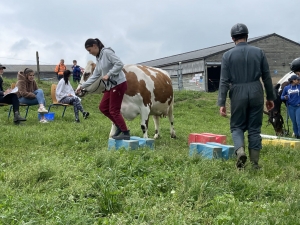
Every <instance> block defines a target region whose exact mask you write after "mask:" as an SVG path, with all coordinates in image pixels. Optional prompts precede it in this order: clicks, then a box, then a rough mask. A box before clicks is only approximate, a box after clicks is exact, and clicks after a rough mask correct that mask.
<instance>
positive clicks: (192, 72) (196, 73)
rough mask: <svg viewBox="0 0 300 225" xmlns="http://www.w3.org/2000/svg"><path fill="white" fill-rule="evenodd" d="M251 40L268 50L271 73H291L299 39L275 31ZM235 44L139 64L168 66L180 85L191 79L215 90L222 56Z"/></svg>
mask: <svg viewBox="0 0 300 225" xmlns="http://www.w3.org/2000/svg"><path fill="white" fill-rule="evenodd" d="M248 43H249V44H250V45H253V46H256V47H259V48H261V49H262V50H263V51H264V52H265V54H266V57H267V59H268V62H269V66H270V73H271V76H272V77H282V76H283V75H285V74H286V73H288V72H289V71H290V65H289V64H290V63H291V62H292V60H293V59H295V58H297V57H300V43H297V42H295V41H292V40H289V39H287V38H285V37H282V36H280V35H278V34H275V33H273V34H269V35H264V36H260V37H254V38H249V39H248ZM234 46H235V44H234V43H233V42H231V43H226V44H222V45H217V46H213V47H209V48H204V49H199V50H195V51H192V52H186V53H182V54H178V55H173V56H168V57H164V58H160V59H155V60H151V61H146V62H141V63H139V64H142V65H148V66H153V67H158V68H162V69H165V70H167V71H168V72H169V73H170V75H171V77H172V80H173V81H175V83H176V81H177V84H176V85H178V88H179V89H187V86H188V85H189V84H188V82H184V81H187V80H189V81H191V82H192V83H193V81H195V82H197V84H198V82H199V84H202V85H203V86H202V90H203V91H209V92H210V91H216V90H217V89H218V87H219V80H220V71H221V62H222V56H223V54H224V52H226V51H227V50H229V49H231V48H233V47H234ZM193 78H194V79H193ZM195 78H196V79H195ZM175 88H176V87H175ZM200 88H201V86H200Z"/></svg>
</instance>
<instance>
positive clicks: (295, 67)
mask: <svg viewBox="0 0 300 225" xmlns="http://www.w3.org/2000/svg"><path fill="white" fill-rule="evenodd" d="M291 71H293V72H300V58H297V59H294V60H293V61H292V63H291Z"/></svg>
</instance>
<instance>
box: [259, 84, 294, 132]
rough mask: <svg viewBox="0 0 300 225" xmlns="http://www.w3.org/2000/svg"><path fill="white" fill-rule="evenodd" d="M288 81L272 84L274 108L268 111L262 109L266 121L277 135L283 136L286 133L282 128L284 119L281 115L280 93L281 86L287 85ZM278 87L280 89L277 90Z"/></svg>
mask: <svg viewBox="0 0 300 225" xmlns="http://www.w3.org/2000/svg"><path fill="white" fill-rule="evenodd" d="M287 84H288V83H283V84H282V85H280V84H276V85H275V86H274V92H275V94H276V99H275V100H274V108H273V109H271V110H270V111H268V112H267V111H264V113H265V114H266V115H268V117H269V119H268V123H269V124H272V126H273V128H274V131H275V133H276V135H277V136H283V135H286V134H287V131H286V130H285V128H284V120H283V118H282V115H281V104H282V102H283V101H282V100H281V93H282V90H283V88H284V87H285V86H286V85H287ZM279 89H280V90H281V91H279Z"/></svg>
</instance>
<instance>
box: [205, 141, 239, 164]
mask: <svg viewBox="0 0 300 225" xmlns="http://www.w3.org/2000/svg"><path fill="white" fill-rule="evenodd" d="M206 144H209V145H214V146H219V147H221V148H222V158H223V159H226V160H227V159H229V158H234V157H236V155H235V152H234V146H233V145H222V144H220V143H216V142H207V143H206Z"/></svg>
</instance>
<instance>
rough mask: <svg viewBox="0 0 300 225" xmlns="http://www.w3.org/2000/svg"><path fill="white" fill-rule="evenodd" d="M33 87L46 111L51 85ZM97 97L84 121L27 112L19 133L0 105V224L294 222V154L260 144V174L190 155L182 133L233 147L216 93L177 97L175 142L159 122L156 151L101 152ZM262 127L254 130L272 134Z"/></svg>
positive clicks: (103, 139)
mask: <svg viewBox="0 0 300 225" xmlns="http://www.w3.org/2000/svg"><path fill="white" fill-rule="evenodd" d="M7 82H11V81H8V80H6V83H5V84H6V87H8V85H9V83H7ZM39 87H41V88H43V89H44V91H45V93H46V98H47V103H48V104H49V103H50V102H51V101H50V84H47V83H44V84H39ZM74 87H75V86H74ZM100 99H101V96H100V95H87V96H86V97H85V98H83V99H82V103H83V106H84V108H85V109H86V110H87V111H89V112H90V117H89V118H88V119H87V120H83V119H81V123H79V124H77V123H74V113H73V108H71V107H70V108H68V109H67V110H66V113H65V117H64V118H61V113H62V108H59V107H58V108H53V110H52V111H54V112H55V120H54V121H53V122H50V123H48V124H41V123H39V122H38V119H37V118H38V116H37V106H32V107H30V112H29V115H28V117H27V121H26V122H24V123H23V124H22V125H19V126H17V125H14V124H13V122H12V118H10V120H8V119H7V112H8V109H9V107H1V108H0V124H1V144H0V224H70V225H71V224H122V225H123V224H128V225H129V224H130V225H131V224H136V225H141V224H145V225H146V224H153V225H156V224H170V225H173V224H174V225H176V224H178V225H182V224H193V225H196V224H230V225H232V224H236V225H237V224H251V225H253V224H270V225H273V224H280V225H282V224H300V222H299V221H300V220H299V217H300V185H299V178H300V164H299V161H300V150H299V149H292V148H282V147H278V146H274V147H271V146H266V147H264V148H263V149H262V152H261V160H260V165H262V169H261V170H260V171H253V170H252V169H251V167H250V166H248V167H246V169H245V170H244V171H237V170H236V169H235V166H234V165H235V161H234V159H230V160H228V161H222V160H207V159H203V158H201V157H198V156H195V157H190V156H189V154H188V153H189V147H188V143H187V140H188V135H189V133H194V132H197V133H201V132H211V133H217V134H225V135H227V143H228V144H232V139H231V136H230V130H229V118H223V117H220V116H219V108H218V107H217V106H216V99H217V93H203V92H193V91H181V92H176V93H175V107H174V111H175V112H174V116H175V124H174V125H175V130H176V134H177V139H171V138H170V136H169V124H168V119H162V120H161V138H160V139H158V140H156V141H155V149H154V150H150V149H148V148H143V149H139V150H135V151H126V150H120V151H108V150H107V141H108V135H109V131H110V126H111V124H110V122H109V120H108V119H107V118H105V117H104V116H103V115H102V114H101V113H100V112H99V110H98V103H99V101H100ZM20 111H21V114H22V115H24V112H25V110H24V108H21V110H20ZM266 121H267V117H266V116H264V124H263V127H262V133H264V134H270V135H274V131H273V129H272V127H271V125H270V126H266V125H267V122H266ZM139 123H140V122H139V118H136V119H135V120H134V121H130V122H128V126H129V128H130V130H131V134H132V135H135V136H142V132H141V130H140V124H139ZM149 135H150V137H153V135H154V124H153V122H152V119H151V120H150V122H149Z"/></svg>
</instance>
